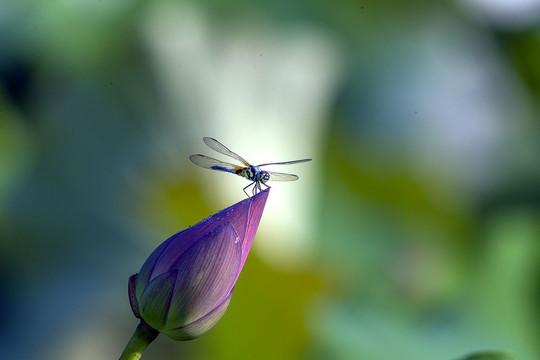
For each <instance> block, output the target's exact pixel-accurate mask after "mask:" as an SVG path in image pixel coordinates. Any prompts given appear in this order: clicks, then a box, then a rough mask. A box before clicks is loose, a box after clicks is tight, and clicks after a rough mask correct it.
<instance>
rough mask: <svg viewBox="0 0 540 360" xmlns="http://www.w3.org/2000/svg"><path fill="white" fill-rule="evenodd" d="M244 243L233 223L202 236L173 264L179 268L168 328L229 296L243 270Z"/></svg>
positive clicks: (195, 315) (191, 320)
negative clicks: (241, 267)
mask: <svg viewBox="0 0 540 360" xmlns="http://www.w3.org/2000/svg"><path fill="white" fill-rule="evenodd" d="M241 258H242V246H241V244H240V241H239V238H238V236H237V233H236V231H235V229H234V228H233V226H232V225H231V223H228V222H227V223H225V224H223V225H221V226H219V227H218V228H217V229H215V230H213V231H212V232H210V233H208V234H206V235H205V236H203V237H202V238H201V239H200V240H199V241H197V242H196V243H195V244H193V245H192V246H191V247H190V248H189V249H187V250H186V251H185V252H184V254H182V256H181V257H180V258H179V259H178V261H177V262H176V263H175V264H174V267H175V268H177V269H178V277H177V279H178V280H177V282H176V285H175V290H174V295H173V298H172V303H171V307H170V310H169V315H168V317H167V323H166V326H165V327H166V328H172V327H179V326H183V325H185V324H188V323H191V322H193V321H196V320H197V319H199V318H201V317H203V316H205V315H206V314H208V313H209V312H211V311H212V309H214V308H215V307H216V306H217V305H218V304H220V303H221V302H223V299H224V298H225V297H227V296H228V295H229V293H230V292H231V289H232V288H233V286H234V282H235V280H236V278H237V276H238V272H239V269H240V261H241Z"/></svg>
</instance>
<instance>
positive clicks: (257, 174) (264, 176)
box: [239, 166, 270, 184]
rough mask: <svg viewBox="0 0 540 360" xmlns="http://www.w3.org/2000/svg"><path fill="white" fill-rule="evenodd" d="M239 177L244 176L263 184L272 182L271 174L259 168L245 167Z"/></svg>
mask: <svg viewBox="0 0 540 360" xmlns="http://www.w3.org/2000/svg"><path fill="white" fill-rule="evenodd" d="M239 175H241V176H244V177H245V178H246V179H248V180H251V181H256V182H261V183H263V184H264V183H265V182H267V181H268V180H270V174H269V173H268V172H266V171H263V170H261V168H260V167H258V166H248V167H245V168H243V169H242V171H241V173H240V174H239Z"/></svg>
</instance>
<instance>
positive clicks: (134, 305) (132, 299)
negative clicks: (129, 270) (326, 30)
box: [128, 274, 141, 319]
mask: <svg viewBox="0 0 540 360" xmlns="http://www.w3.org/2000/svg"><path fill="white" fill-rule="evenodd" d="M138 276H139V274H135V275H131V276H130V277H129V281H128V294H129V305H131V311H133V315H135V317H136V318H137V319H140V318H141V313H140V312H139V302H138V301H137V296H136V294H135V286H136V285H137V278H138Z"/></svg>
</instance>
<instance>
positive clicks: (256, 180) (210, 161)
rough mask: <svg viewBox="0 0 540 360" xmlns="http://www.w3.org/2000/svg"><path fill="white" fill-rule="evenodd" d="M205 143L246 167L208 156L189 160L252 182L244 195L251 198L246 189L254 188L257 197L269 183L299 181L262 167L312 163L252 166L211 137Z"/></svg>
mask: <svg viewBox="0 0 540 360" xmlns="http://www.w3.org/2000/svg"><path fill="white" fill-rule="evenodd" d="M203 141H204V143H205V144H206V145H207V146H208V147H209V148H210V149H212V150H215V151H217V152H218V153H221V154H223V155H227V156H229V157H232V158H233V159H235V160H237V161H239V162H241V163H242V164H244V166H239V165H234V164H230V163H227V162H224V161H221V160H218V159H214V158H211V157H209V156H206V155H201V154H196V155H191V156H190V157H189V159H190V160H191V161H192V162H193V163H194V164H195V165H198V166H200V167H202V168H205V169H210V170H218V171H225V172H228V173H232V174H236V175H238V176H241V177H244V178H246V179H247V180H249V181H251V184H249V185H248V186H246V187H245V188H244V189H243V190H244V193H245V194H246V195H247V196H248V197H249V194H248V193H247V191H246V189H248V188H249V187H251V186H253V189H252V194H253V195H255V194H257V192H261V191H262V187H261V185H264V186H266V187H267V188H270V186H268V185H266V183H267V182H268V181H295V180H298V176H296V175H293V174H284V173H279V172H273V171H265V170H261V168H260V167H261V166H267V165H291V164H299V163H303V162H307V161H311V159H302V160H293V161H284V162H274V163H267V164H260V165H251V164H250V163H249V162H248V161H247V160H246V159H244V158H243V157H241V156H240V155H238V154H237V153H235V152H233V151H231V150H229V149H228V148H227V147H226V146H225V145H223V144H222V143H220V142H219V141H217V140H216V139H214V138H211V137H204V138H203Z"/></svg>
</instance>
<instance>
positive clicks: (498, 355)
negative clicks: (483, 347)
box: [459, 351, 515, 360]
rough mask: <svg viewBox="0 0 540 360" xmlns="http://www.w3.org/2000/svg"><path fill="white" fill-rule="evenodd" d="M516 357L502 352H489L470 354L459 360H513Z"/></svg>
mask: <svg viewBox="0 0 540 360" xmlns="http://www.w3.org/2000/svg"><path fill="white" fill-rule="evenodd" d="M512 359H515V357H514V356H512V355H510V354H508V353H506V352H501V351H487V352H478V353H474V354H470V355H468V356H466V357H464V358H460V359H459V360H512Z"/></svg>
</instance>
